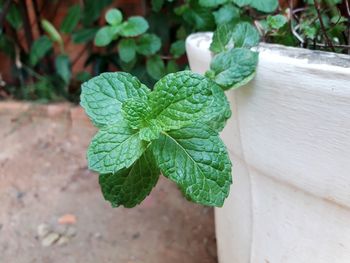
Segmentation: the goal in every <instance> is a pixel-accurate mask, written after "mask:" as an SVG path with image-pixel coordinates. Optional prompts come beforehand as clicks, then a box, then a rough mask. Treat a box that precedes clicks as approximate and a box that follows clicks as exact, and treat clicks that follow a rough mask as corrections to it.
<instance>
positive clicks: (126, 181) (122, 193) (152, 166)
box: [99, 150, 160, 208]
mask: <svg viewBox="0 0 350 263" xmlns="http://www.w3.org/2000/svg"><path fill="white" fill-rule="evenodd" d="M159 174H160V171H159V169H158V167H157V165H156V163H155V160H154V157H153V155H152V153H151V152H150V151H149V150H147V151H145V153H144V154H143V155H142V156H141V157H140V158H139V159H138V160H137V161H136V162H135V163H133V165H132V166H130V167H129V168H127V169H122V170H120V171H118V172H117V173H114V174H103V175H100V178H99V182H100V186H101V190H102V193H103V196H104V198H105V199H106V200H107V201H109V202H110V203H111V204H112V206H113V207H118V206H121V205H122V206H124V207H127V208H131V207H134V206H136V205H138V204H139V203H141V202H142V201H143V200H144V199H145V198H146V197H147V196H148V195H149V194H150V192H151V190H152V188H153V187H154V186H155V185H156V183H157V181H158V178H159Z"/></svg>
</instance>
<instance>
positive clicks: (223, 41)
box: [210, 24, 232, 53]
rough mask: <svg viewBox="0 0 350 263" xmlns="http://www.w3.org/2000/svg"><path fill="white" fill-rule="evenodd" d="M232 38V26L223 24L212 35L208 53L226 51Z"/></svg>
mask: <svg viewBox="0 0 350 263" xmlns="http://www.w3.org/2000/svg"><path fill="white" fill-rule="evenodd" d="M231 37H232V25H229V24H224V25H220V26H218V28H217V29H216V31H215V32H214V35H213V41H212V42H211V44H210V51H212V52H214V53H220V52H222V51H225V50H226V46H227V45H228V44H229V42H230V40H231Z"/></svg>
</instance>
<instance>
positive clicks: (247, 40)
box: [232, 22, 260, 48]
mask: <svg viewBox="0 0 350 263" xmlns="http://www.w3.org/2000/svg"><path fill="white" fill-rule="evenodd" d="M259 40H260V35H259V32H258V30H257V29H256V28H255V27H254V26H253V25H251V24H250V23H248V22H241V23H238V24H237V25H236V26H235V27H234V28H233V31H232V41H233V43H234V46H235V48H237V47H247V48H249V47H254V46H256V45H257V44H259Z"/></svg>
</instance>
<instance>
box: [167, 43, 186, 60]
mask: <svg viewBox="0 0 350 263" xmlns="http://www.w3.org/2000/svg"><path fill="white" fill-rule="evenodd" d="M185 52H186V50H185V41H184V40H178V41H176V42H174V43H172V44H171V46H170V53H171V54H172V55H173V56H174V58H179V57H181V56H182V55H183V54H185Z"/></svg>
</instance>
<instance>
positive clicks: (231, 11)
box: [213, 4, 240, 26]
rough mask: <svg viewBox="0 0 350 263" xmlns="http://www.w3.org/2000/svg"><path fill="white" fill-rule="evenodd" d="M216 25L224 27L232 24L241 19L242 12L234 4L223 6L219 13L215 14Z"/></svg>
mask: <svg viewBox="0 0 350 263" xmlns="http://www.w3.org/2000/svg"><path fill="white" fill-rule="evenodd" d="M213 15H214V18H215V22H216V24H217V25H218V26H219V25H223V24H227V23H230V22H232V21H233V20H235V19H238V18H239V17H240V11H239V9H238V8H237V7H235V6H234V5H232V4H226V5H224V6H222V7H221V8H220V9H219V10H218V11H215V12H213Z"/></svg>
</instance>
